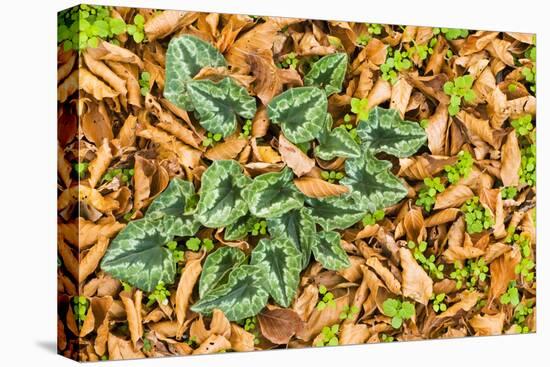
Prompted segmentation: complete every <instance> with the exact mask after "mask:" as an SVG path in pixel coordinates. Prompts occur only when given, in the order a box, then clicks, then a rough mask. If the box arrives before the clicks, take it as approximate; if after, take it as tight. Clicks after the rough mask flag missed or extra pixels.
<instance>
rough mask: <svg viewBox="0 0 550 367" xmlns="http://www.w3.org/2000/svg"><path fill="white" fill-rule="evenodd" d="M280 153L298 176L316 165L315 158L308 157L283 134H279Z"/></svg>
mask: <svg viewBox="0 0 550 367" xmlns="http://www.w3.org/2000/svg"><path fill="white" fill-rule="evenodd" d="M279 153H280V154H281V158H282V159H283V162H285V164H286V165H287V166H289V167H290V168H291V169H292V171H294V173H295V174H296V176H298V177H300V176H303V175H305V174H306V173H308V172H309V171H311V169H312V168H313V167H314V166H315V160H313V159H312V158H310V157H308V156H307V155H306V154H305V153H304V152H302V150H301V149H300V148H298V147H297V146H295V145H294V144H292V143H291V142H290V141H288V139H286V138H285V137H284V135H283V134H281V135H279Z"/></svg>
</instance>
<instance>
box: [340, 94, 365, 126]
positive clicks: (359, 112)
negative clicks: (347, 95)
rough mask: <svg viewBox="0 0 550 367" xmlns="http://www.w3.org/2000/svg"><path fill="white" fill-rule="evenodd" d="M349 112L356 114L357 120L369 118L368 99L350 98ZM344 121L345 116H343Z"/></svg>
mask: <svg viewBox="0 0 550 367" xmlns="http://www.w3.org/2000/svg"><path fill="white" fill-rule="evenodd" d="M351 112H352V113H354V114H355V115H356V116H357V121H366V120H368V118H369V100H368V99H367V98H366V97H365V98H361V99H359V98H352V99H351ZM344 121H345V118H344Z"/></svg>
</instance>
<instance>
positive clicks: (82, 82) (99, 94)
mask: <svg viewBox="0 0 550 367" xmlns="http://www.w3.org/2000/svg"><path fill="white" fill-rule="evenodd" d="M78 88H79V89H82V90H83V91H85V92H86V93H89V94H91V95H92V96H94V98H95V99H96V100H102V99H103V98H114V97H116V96H118V95H119V93H118V92H116V91H115V90H113V89H111V87H109V86H108V85H107V84H105V83H104V82H102V81H101V80H100V79H98V78H97V77H96V76H95V75H93V74H92V73H90V72H89V71H88V70H86V69H84V68H81V69H80V70H79V74H78Z"/></svg>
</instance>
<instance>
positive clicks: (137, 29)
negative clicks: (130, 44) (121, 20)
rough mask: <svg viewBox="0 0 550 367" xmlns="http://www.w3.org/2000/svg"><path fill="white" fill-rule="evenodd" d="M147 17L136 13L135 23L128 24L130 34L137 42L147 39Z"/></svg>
mask: <svg viewBox="0 0 550 367" xmlns="http://www.w3.org/2000/svg"><path fill="white" fill-rule="evenodd" d="M144 25H145V18H143V15H141V14H136V16H135V17H134V24H128V26H127V31H128V34H129V35H130V36H132V38H133V39H134V42H135V43H141V42H143V40H144V39H145V31H144V29H143V28H144Z"/></svg>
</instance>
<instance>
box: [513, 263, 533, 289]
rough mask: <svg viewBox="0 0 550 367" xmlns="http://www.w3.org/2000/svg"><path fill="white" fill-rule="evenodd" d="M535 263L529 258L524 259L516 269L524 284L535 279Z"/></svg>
mask: <svg viewBox="0 0 550 367" xmlns="http://www.w3.org/2000/svg"><path fill="white" fill-rule="evenodd" d="M534 268H535V263H534V262H533V260H531V259H529V258H525V257H524V258H522V259H521V261H520V263H519V264H517V265H516V267H515V268H514V272H515V273H516V274H518V275H521V277H522V279H523V281H524V282H528V283H529V282H532V281H533V280H534V279H535V272H534V271H532V270H533V269H534Z"/></svg>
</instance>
